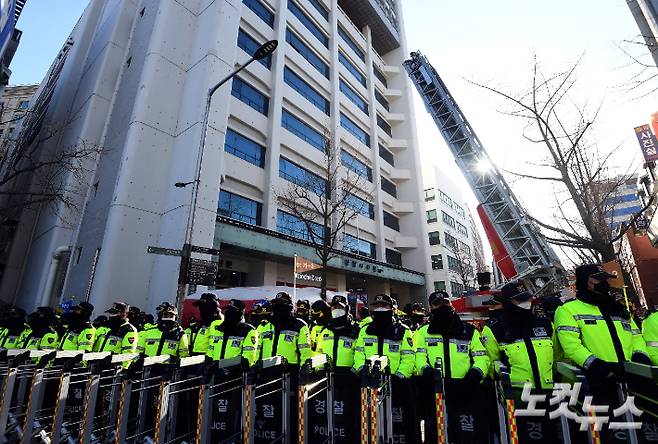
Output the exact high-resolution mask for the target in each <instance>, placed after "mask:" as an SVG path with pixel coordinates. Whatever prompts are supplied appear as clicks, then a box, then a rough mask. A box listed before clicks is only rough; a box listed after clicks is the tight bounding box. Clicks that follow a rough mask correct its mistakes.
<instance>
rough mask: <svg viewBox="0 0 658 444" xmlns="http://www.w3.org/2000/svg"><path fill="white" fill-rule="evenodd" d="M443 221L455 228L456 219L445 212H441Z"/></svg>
mask: <svg viewBox="0 0 658 444" xmlns="http://www.w3.org/2000/svg"><path fill="white" fill-rule="evenodd" d="M441 220H443V223H444V224H446V225H448V226H449V227H452V228H455V219H454V218H453V217H452V216H451V215H449V214H448V213H446V212H445V211H441Z"/></svg>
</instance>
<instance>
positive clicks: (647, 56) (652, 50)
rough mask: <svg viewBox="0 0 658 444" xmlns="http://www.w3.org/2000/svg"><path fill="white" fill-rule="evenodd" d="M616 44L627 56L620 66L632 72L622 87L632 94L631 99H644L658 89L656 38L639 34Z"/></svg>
mask: <svg viewBox="0 0 658 444" xmlns="http://www.w3.org/2000/svg"><path fill="white" fill-rule="evenodd" d="M616 45H617V48H618V49H619V50H620V51H621V52H622V53H623V54H624V56H625V58H626V63H625V64H624V65H622V66H621V67H620V68H621V69H624V70H625V71H628V72H629V73H630V74H629V75H630V77H629V78H628V80H626V81H625V83H624V84H622V85H620V88H621V89H622V90H624V91H625V92H627V93H628V94H630V97H631V100H638V99H642V98H644V97H647V96H649V95H651V94H653V93H655V92H656V91H658V67H657V66H656V59H655V57H656V54H658V44H657V43H656V40H655V39H654V38H653V37H652V36H648V37H647V36H642V35H638V36H636V37H635V38H634V39H631V40H622V41H621V42H619V43H616Z"/></svg>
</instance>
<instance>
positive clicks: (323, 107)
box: [283, 66, 330, 115]
mask: <svg viewBox="0 0 658 444" xmlns="http://www.w3.org/2000/svg"><path fill="white" fill-rule="evenodd" d="M283 80H284V81H285V82H286V83H287V84H288V85H290V86H291V87H292V89H294V90H295V91H297V92H298V93H299V94H301V95H302V96H304V98H305V99H306V100H308V101H309V102H311V103H312V104H313V105H315V107H316V108H317V109H319V110H320V111H322V112H323V113H325V114H326V115H329V108H330V104H329V101H328V100H327V99H325V98H324V97H323V96H322V95H321V94H320V93H319V92H317V91H316V90H315V89H313V87H312V86H311V85H309V84H308V83H306V82H305V81H304V80H303V79H302V78H301V77H299V76H298V75H297V74H295V72H294V71H293V70H292V69H290V68H288V67H287V66H286V67H285V68H284V70H283Z"/></svg>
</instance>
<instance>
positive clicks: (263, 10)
mask: <svg viewBox="0 0 658 444" xmlns="http://www.w3.org/2000/svg"><path fill="white" fill-rule="evenodd" d="M308 1H309V3H310V4H311V6H313V8H315V9H316V10H317V11H318V12H319V13H320V15H322V17H324V19H325V20H329V12H328V11H327V9H326V8H325V7H324V5H323V4H322V3H320V2H319V1H318V0H308ZM242 2H243V3H244V4H245V6H247V7H248V8H249V9H251V10H252V11H253V12H254V14H256V15H257V16H258V17H260V18H261V20H263V21H264V22H265V23H267V24H268V25H269V27H270V28H272V27H273V26H274V13H273V12H272V11H270V10H269V8H268V7H267V6H265V5H264V4H263V3H262V2H261V1H260V0H242ZM288 9H289V10H290V12H292V14H293V15H294V16H295V17H297V18H298V19H299V21H300V22H302V24H303V25H304V26H305V27H306V28H307V29H308V30H309V31H310V32H311V33H312V34H313V35H314V36H315V37H316V38H317V39H318V40H319V41H320V43H322V44H323V45H324V46H325V47H327V48H328V47H329V38H328V37H327V35H326V34H325V33H324V32H323V31H322V30H321V29H320V27H319V26H318V25H316V24H315V23H314V22H313V20H312V19H311V18H310V17H309V16H308V15H307V14H306V13H305V12H304V11H303V10H302V9H301V8H300V7H299V5H298V4H297V3H295V2H294V1H293V0H288ZM338 35H339V36H340V37H341V39H342V40H343V41H344V42H345V43H346V44H347V46H349V47H350V49H351V50H352V51H353V52H354V54H355V55H356V56H357V57H358V58H359V59H361V60H362V61H364V62H365V53H364V51H363V50H362V49H361V47H359V45H358V44H357V43H356V42H355V41H354V40H353V39H352V38H351V37H350V36H349V34H348V33H347V32H346V31H345V29H343V27H342V26H340V25H339V26H338ZM297 40H298V42H296V43H298V44H301V45H303V46H306V45H305V44H304V43H303V42H301V40H299V39H297ZM286 41H288V43H291V42H290V41H289V38H288V33H286ZM301 45H298V46H301ZM293 47H294V46H293ZM243 49H244V48H243ZM295 49H296V50H297V51H298V52H300V53H301V54H302V55H303V56H305V53H306V51H304V52H302V51H300V50H299V49H298V48H295ZM306 49H309V48H308V47H307V46H306ZM309 51H310V49H309ZM305 58H306V59H307V60H309V58H307V57H306V56H305ZM311 58H318V56H317V55H314V57H313V56H311ZM339 58H340V54H339ZM343 58H344V60H341V63H343V64H344V65H345V66H346V67H347V69H348V70H350V72H352V74H354V75H355V77H356V78H357V80H359V82H361V79H360V78H361V77H363V79H364V80H363V82H362V84H363V86H365V77H364V76H363V74H361V73H360V71H359V70H358V69H357V68H356V67H355V66H354V65H353V64H352V63H351V62H350V61H349V60H348V59H347V58H346V57H344V56H343ZM318 59H319V58H318ZM309 61H310V60H309ZM316 63H317V61H313V62H311V64H312V65H313V66H316ZM350 65H351V66H350ZM372 67H373V70H374V73H375V77H376V78H377V79H379V81H380V82H382V84H383V85H384V86H385V87H387V88H388V84H387V82H386V76H385V75H384V73H383V72H382V71H381V70H380V69H379V68H378V67H377V65H375V64H374V63H373V64H372ZM316 68H318V67H317V66H316ZM352 68H353V69H354V70H356V72H354V71H353V69H352ZM320 72H322V73H323V74H324V72H323V71H320ZM325 76H326V77H327V78H329V74H328V72H327V74H325ZM380 103H381V102H380ZM387 109H388V108H387Z"/></svg>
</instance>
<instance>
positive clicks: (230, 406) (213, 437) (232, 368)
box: [196, 356, 253, 444]
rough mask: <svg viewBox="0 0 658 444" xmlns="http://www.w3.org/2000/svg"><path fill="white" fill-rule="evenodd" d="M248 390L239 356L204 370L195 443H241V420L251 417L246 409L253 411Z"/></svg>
mask: <svg viewBox="0 0 658 444" xmlns="http://www.w3.org/2000/svg"><path fill="white" fill-rule="evenodd" d="M248 387H250V386H248V385H247V374H246V372H245V365H244V364H243V360H242V357H240V356H236V357H234V358H229V359H222V360H220V361H216V362H213V364H212V365H210V366H209V367H208V368H207V369H206V372H205V378H204V384H203V385H202V387H201V389H202V392H201V396H199V411H198V413H197V421H199V423H198V424H199V425H198V429H197V440H196V442H197V444H210V443H212V444H235V443H242V442H245V441H244V437H245V436H246V432H247V430H246V424H247V423H246V421H245V418H251V412H250V411H248V408H253V406H252V404H251V399H250V398H248V396H249V397H250V396H251V392H250V393H249V395H248V394H247V388H248Z"/></svg>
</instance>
